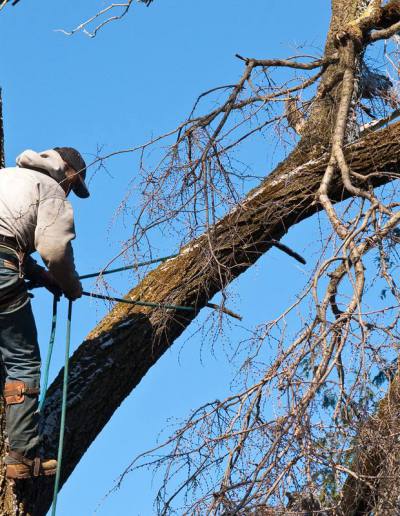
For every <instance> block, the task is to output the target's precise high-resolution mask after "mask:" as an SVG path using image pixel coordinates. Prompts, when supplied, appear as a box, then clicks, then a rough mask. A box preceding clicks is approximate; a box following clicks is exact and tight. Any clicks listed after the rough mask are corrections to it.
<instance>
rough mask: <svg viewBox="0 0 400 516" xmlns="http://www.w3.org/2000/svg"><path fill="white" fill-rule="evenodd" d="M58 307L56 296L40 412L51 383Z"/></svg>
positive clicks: (55, 297) (41, 390)
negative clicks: (50, 371)
mask: <svg viewBox="0 0 400 516" xmlns="http://www.w3.org/2000/svg"><path fill="white" fill-rule="evenodd" d="M57 305H58V297H57V296H54V299H53V317H52V319H51V331H50V341H49V349H48V350H47V357H46V365H45V369H44V377H43V382H42V387H41V389H40V392H41V394H40V401H39V412H41V411H42V410H43V406H44V403H45V400H46V392H47V386H48V383H49V370H50V362H51V356H52V354H53V348H54V341H55V338H56V328H57Z"/></svg>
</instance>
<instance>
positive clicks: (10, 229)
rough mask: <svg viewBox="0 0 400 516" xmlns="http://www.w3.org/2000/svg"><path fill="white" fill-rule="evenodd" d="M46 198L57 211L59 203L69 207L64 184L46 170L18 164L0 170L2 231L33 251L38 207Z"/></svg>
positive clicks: (26, 248)
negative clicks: (42, 170)
mask: <svg viewBox="0 0 400 516" xmlns="http://www.w3.org/2000/svg"><path fill="white" fill-rule="evenodd" d="M45 201H47V202H49V203H51V204H53V205H54V208H55V212H57V211H58V209H57V207H59V206H65V205H66V206H65V207H67V206H68V207H69V202H68V201H67V200H66V199H65V194H64V191H63V190H62V188H61V187H60V186H59V185H58V184H57V182H56V181H54V179H52V178H51V177H49V176H47V175H46V174H45V173H42V172H39V171H36V170H29V169H26V168H17V167H12V168H5V169H3V170H0V234H2V235H5V236H8V237H13V238H16V240H17V241H18V243H19V244H20V245H21V247H22V248H23V249H25V250H26V251H28V252H33V251H34V250H35V231H36V229H37V222H38V208H39V206H40V204H42V203H43V202H45ZM52 222H53V221H52V220H49V221H48V223H49V224H51V223H52Z"/></svg>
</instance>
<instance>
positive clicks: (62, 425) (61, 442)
mask: <svg viewBox="0 0 400 516" xmlns="http://www.w3.org/2000/svg"><path fill="white" fill-rule="evenodd" d="M71 319H72V301H69V302H68V319H67V338H66V345H65V366H64V382H63V393H62V405H61V422H60V438H59V441H58V455H57V472H56V480H55V482H54V495H53V506H52V510H51V516H55V514H56V507H57V496H58V488H59V484H60V474H61V463H62V456H63V448H64V433H65V416H66V413H67V394H68V365H69V348H70V344H71Z"/></svg>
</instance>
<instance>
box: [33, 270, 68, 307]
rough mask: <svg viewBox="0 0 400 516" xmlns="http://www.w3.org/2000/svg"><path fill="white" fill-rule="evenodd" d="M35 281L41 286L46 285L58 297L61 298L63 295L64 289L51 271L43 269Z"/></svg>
mask: <svg viewBox="0 0 400 516" xmlns="http://www.w3.org/2000/svg"><path fill="white" fill-rule="evenodd" d="M34 282H35V283H36V284H37V285H38V286H41V287H45V288H46V289H47V290H48V291H49V292H51V293H52V294H53V295H54V296H56V298H57V299H58V300H59V299H60V297H61V296H62V295H63V291H62V289H61V287H60V286H59V285H58V283H57V282H56V280H55V279H54V278H53V276H52V274H51V273H50V272H49V271H46V270H44V269H43V270H42V271H41V272H40V274H38V275H37V276H36V277H35V279H34Z"/></svg>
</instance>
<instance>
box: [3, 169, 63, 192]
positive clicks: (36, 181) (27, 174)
mask: <svg viewBox="0 0 400 516" xmlns="http://www.w3.org/2000/svg"><path fill="white" fill-rule="evenodd" d="M3 181H12V182H16V183H19V184H20V187H21V188H23V187H24V186H25V187H28V188H37V189H38V191H39V193H40V197H43V198H49V197H56V198H60V199H65V193H64V190H63V189H62V188H61V186H60V185H59V184H58V183H57V181H55V180H54V179H53V178H52V177H50V176H48V175H47V174H45V173H43V172H40V171H39V170H32V169H30V168H23V167H6V168H2V169H0V184H1V182H3Z"/></svg>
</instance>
